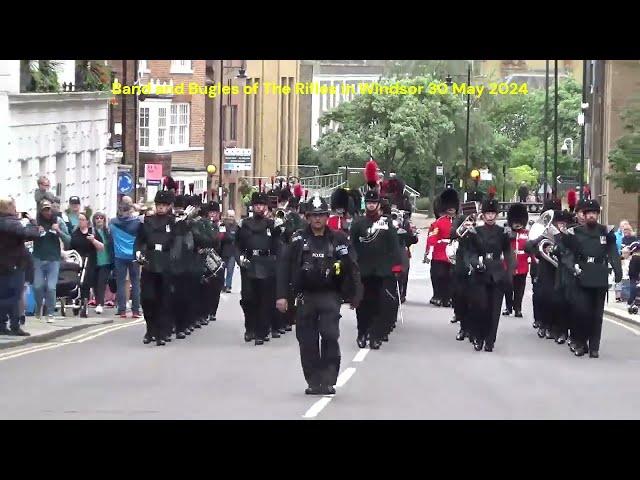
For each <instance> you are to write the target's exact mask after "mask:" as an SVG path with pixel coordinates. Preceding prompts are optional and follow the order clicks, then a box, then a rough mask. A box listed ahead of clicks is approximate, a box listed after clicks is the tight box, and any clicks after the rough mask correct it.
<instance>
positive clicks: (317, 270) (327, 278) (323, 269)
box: [298, 237, 336, 291]
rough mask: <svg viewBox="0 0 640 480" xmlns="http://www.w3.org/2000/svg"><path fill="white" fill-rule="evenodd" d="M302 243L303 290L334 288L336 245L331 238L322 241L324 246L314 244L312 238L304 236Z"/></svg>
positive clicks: (300, 273)
mask: <svg viewBox="0 0 640 480" xmlns="http://www.w3.org/2000/svg"><path fill="white" fill-rule="evenodd" d="M302 241H303V244H302V266H301V268H300V271H299V275H300V281H299V283H298V285H300V289H301V290H302V291H305V290H306V291H319V290H334V289H335V288H336V285H335V276H334V273H333V271H334V269H333V264H334V263H335V253H334V246H333V243H332V242H331V240H328V241H324V242H322V247H323V248H318V245H317V244H316V245H314V244H313V243H315V242H312V241H311V239H310V238H307V237H304V238H303V240H302Z"/></svg>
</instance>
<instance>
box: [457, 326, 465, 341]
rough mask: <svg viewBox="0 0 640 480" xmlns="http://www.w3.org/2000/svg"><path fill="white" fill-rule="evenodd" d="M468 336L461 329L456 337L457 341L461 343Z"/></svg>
mask: <svg viewBox="0 0 640 480" xmlns="http://www.w3.org/2000/svg"><path fill="white" fill-rule="evenodd" d="M465 336H466V333H465V331H464V330H462V329H460V331H459V332H458V335H456V340H458V341H459V342H461V341H462V340H464V337H465Z"/></svg>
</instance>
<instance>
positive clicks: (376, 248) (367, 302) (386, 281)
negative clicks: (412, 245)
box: [351, 189, 402, 350]
mask: <svg viewBox="0 0 640 480" xmlns="http://www.w3.org/2000/svg"><path fill="white" fill-rule="evenodd" d="M351 242H352V244H353V246H354V250H355V252H356V256H357V259H358V266H359V267H360V274H361V276H362V283H363V287H364V293H363V298H362V301H361V302H360V305H359V306H358V308H357V309H356V316H357V319H358V337H357V343H358V346H359V347H360V348H364V347H366V344H367V337H368V338H369V343H370V346H371V348H372V349H374V350H377V349H379V348H380V346H381V345H382V342H383V340H385V339H388V338H387V336H388V334H389V332H390V330H391V327H392V325H393V323H394V322H395V314H394V312H397V309H398V304H399V298H398V294H397V291H398V285H397V282H398V277H399V276H400V275H401V274H402V257H401V252H400V243H399V241H398V234H397V232H396V229H395V228H394V227H393V223H392V221H391V219H390V218H388V217H386V216H383V215H382V213H381V210H380V196H379V194H378V192H377V190H375V189H371V190H369V191H367V192H366V193H365V215H364V216H362V217H359V218H357V219H356V220H354V222H353V223H352V225H351Z"/></svg>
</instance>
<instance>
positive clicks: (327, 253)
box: [276, 196, 362, 395]
mask: <svg viewBox="0 0 640 480" xmlns="http://www.w3.org/2000/svg"><path fill="white" fill-rule="evenodd" d="M308 212H309V215H310V219H311V222H310V225H309V226H308V227H307V228H305V229H304V230H302V231H299V232H298V233H297V234H296V235H295V236H294V237H293V238H292V241H291V244H290V245H287V246H286V247H285V248H284V250H283V254H282V257H281V260H280V261H279V263H278V275H277V298H278V300H277V303H276V306H277V308H278V310H279V311H280V312H285V311H287V309H288V307H289V301H288V297H287V295H288V292H289V287H290V285H291V286H292V290H293V292H294V294H295V296H296V299H297V302H298V311H297V320H296V337H297V339H298V342H299V344H300V359H301V362H302V371H303V373H304V377H305V379H306V381H307V383H308V385H309V387H308V388H307V389H306V390H305V393H306V394H308V395H322V394H325V395H331V394H334V393H336V391H335V388H334V385H335V384H336V381H337V379H338V372H339V371H340V345H339V343H338V337H339V336H340V328H339V320H340V318H341V315H340V305H341V304H342V301H343V299H345V300H349V301H350V302H351V308H355V307H356V306H357V305H358V302H359V299H360V298H361V296H362V286H361V284H360V274H359V271H358V266H357V264H356V262H355V256H354V252H353V250H352V249H351V245H350V243H349V240H348V239H347V237H346V235H345V234H344V233H343V232H340V231H338V230H331V229H330V228H328V227H327V220H328V218H329V208H328V206H327V203H326V202H325V201H324V200H323V199H321V198H320V197H319V196H316V197H315V198H314V199H313V200H312V201H311V202H310V205H309V208H308Z"/></svg>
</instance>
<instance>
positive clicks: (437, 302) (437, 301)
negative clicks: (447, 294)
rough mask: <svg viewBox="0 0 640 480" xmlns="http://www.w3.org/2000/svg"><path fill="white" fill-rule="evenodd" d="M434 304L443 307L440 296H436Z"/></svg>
mask: <svg viewBox="0 0 640 480" xmlns="http://www.w3.org/2000/svg"><path fill="white" fill-rule="evenodd" d="M433 304H434V305H435V306H436V307H441V306H442V300H440V299H439V298H436V299H435V300H434V301H433Z"/></svg>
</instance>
